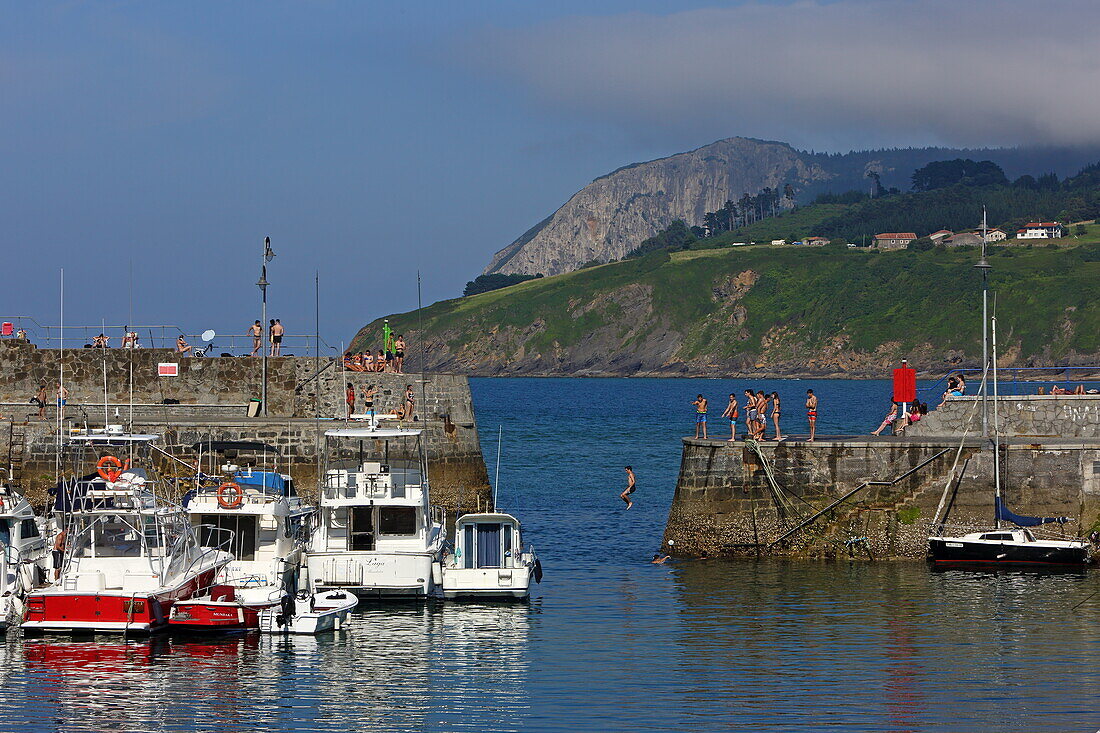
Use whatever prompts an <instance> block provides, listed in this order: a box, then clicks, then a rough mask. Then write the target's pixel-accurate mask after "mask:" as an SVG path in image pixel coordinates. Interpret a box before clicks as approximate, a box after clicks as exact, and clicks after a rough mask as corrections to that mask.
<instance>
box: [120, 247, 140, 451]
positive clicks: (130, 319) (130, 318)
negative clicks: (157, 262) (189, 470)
mask: <svg viewBox="0 0 1100 733" xmlns="http://www.w3.org/2000/svg"><path fill="white" fill-rule="evenodd" d="M126 322H127V323H128V324H130V325H128V326H126V336H129V335H130V328H131V327H132V326H133V323H134V260H133V258H131V259H130V313H129V315H128V316H127V321H126ZM134 333H135V334H136V333H137V331H134ZM136 338H137V337H136V336H135V339H136ZM123 341H126V339H123ZM129 343H130V351H129V361H130V426H129V428H128V429H127V432H129V433H131V434H133V432H134V347H135V346H137V344H135V343H134V342H133V341H130V342H129ZM131 458H133V456H131Z"/></svg>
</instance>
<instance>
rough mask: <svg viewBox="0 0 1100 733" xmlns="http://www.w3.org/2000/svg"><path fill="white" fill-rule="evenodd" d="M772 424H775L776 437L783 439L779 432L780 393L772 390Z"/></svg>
mask: <svg viewBox="0 0 1100 733" xmlns="http://www.w3.org/2000/svg"><path fill="white" fill-rule="evenodd" d="M772 424H774V425H775V439H776V440H783V436H782V434H780V432H779V393H778V392H772Z"/></svg>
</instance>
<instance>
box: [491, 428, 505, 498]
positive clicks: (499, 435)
mask: <svg viewBox="0 0 1100 733" xmlns="http://www.w3.org/2000/svg"><path fill="white" fill-rule="evenodd" d="M503 439H504V426H503V425H498V426H497V471H496V476H495V477H494V478H493V511H496V508H497V496H498V495H499V493H500V445H501V443H502V442H503Z"/></svg>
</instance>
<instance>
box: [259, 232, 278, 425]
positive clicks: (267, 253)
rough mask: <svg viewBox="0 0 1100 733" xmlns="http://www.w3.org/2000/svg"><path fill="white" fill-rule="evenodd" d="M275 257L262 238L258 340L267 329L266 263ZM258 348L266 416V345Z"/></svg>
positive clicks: (267, 241) (269, 245) (266, 238)
mask: <svg viewBox="0 0 1100 733" xmlns="http://www.w3.org/2000/svg"><path fill="white" fill-rule="evenodd" d="M274 257H275V252H274V251H272V249H271V237H264V257H263V262H262V263H261V264H260V279H259V281H258V282H257V283H256V285H257V286H259V288H260V303H261V304H260V313H261V315H260V338H263V334H264V329H267V286H268V282H267V263H268V262H271V260H272V258H274ZM266 341H267V342H268V343H269V342H270V331H269V332H268V338H267V339H266ZM260 348H261V350H262V352H261V356H262V359H261V361H262V362H263V367H262V369H263V376H262V382H263V383H262V384H261V386H260V403H261V405H262V406H263V410H264V415H265V416H266V415H267V348H268V344H267V343H264V342H260Z"/></svg>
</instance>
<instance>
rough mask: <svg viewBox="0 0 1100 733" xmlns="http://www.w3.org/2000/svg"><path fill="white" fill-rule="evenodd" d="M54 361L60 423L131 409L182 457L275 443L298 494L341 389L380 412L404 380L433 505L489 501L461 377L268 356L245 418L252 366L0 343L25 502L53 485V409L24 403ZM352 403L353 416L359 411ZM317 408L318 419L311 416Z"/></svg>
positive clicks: (9, 440) (3, 438) (4, 408)
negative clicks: (163, 370)
mask: <svg viewBox="0 0 1100 733" xmlns="http://www.w3.org/2000/svg"><path fill="white" fill-rule="evenodd" d="M165 362H168V363H175V364H178V366H179V376H176V377H160V376H158V375H157V374H158V372H157V365H158V364H160V363H165ZM62 363H63V364H64V371H65V386H66V389H68V391H69V400H68V404H67V405H66V409H65V418H66V425H67V426H89V427H101V426H102V425H103V424H104V422H105V421H106V422H110V423H113V424H129V423H130V419H131V411H132V415H133V426H134V430H135V431H138V432H150V433H155V434H158V435H161V436H162V440H161V441H160V445H161V446H162V447H164V448H165V449H166V450H168V451H170V452H172V453H173V454H179V455H180V457H182V458H185V459H186V458H188V457H189V449H188V447H189V446H190V445H192V444H194V443H196V442H198V441H200V440H249V441H262V442H265V443H269V444H271V445H273V446H275V447H277V448H279V450H280V452H281V453H282V455H283V460H284V461H285V464H284V467H285V469H286V470H288V471H289V473H290V474H291V475H293V476H294V477H295V479H296V480H297V481H298V485H299V487H300V489H301V490H302V492H303V493H304V494H306V495H309V494H311V493H312V492H313V491H314V490H315V487H316V473H317V464H318V460H319V456H318V445H320V444H322V443H323V440H322V439H321V437H320V434H321V433H323V431H324V430H325V429H328V428H331V427H335V426H337V425H339V424H342V421H337V420H336V419H335V418H336V417H338V416H339V417H342V416H343V414H344V411H345V409H346V408H345V402H344V400H345V397H344V393H345V389H346V386H347V385H348V384H351V385H352V386H354V387H355V388H356V392H357V393H361V392H362V391H363V389H365V388H366V387H367V386H368V385H370V384H373V385H375V386H376V387H377V388H378V396H377V397H376V398H375V408H376V410H377V411H379V412H388V411H390V410H391V409H392V408H394V407H396V406H398V405H399V404H400V403H401V402H403V395H404V389H405V386H406V385H407V384H411V385H412V386H413V389H414V392H415V395H416V415H417V418H418V419H417V420H416V421H415V422H412V421H410V422H406V423H404V425H405V426H407V427H416V428H422V429H423V430H424V442H425V447H426V450H427V453H428V460H429V472H430V476H431V479H432V482H433V499H434V500H435V501H436V502H437V503H440V504H442V505H443V506H445V507H447V508H448V509H449V510H452V511H453V510H454V509H456V508H457V507H458V505H459V503H460V501H461V504H462V505H463V506H465V507H469V506H470V505H472V504H474V503H475V502H476V501H477V500H478V499H480V501H481V502H482V503H483V504H484V503H485V502H486V501H488V500H489V497H491V492H490V491H489V485H488V483H489V482H488V476H487V473H486V470H485V463H484V461H483V459H482V455H481V445H480V441H479V437H478V432H477V424H476V421H475V419H474V411H473V401H472V396H471V394H470V386H469V382H468V380H467V378H466V377H465V376H464V375H455V374H427V375H425V376H424V377H423V379H422V378H421V375H419V374H404V375H401V374H365V373H360V372H349V373H347V374H344V373H343V372H342V370H341V369H340V368H339V367H340V365H339V364H335V363H333V360H332V359H321V360H319V364H318V363H317V362H315V360H314V359H313V358H311V357H279V358H272V359H269V360H268V415H267V416H266V417H259V418H249V417H248V416H247V410H248V404H249V401H250V400H251V399H253V398H259V397H260V395H261V393H262V364H261V360H260V359H250V358H233V357H215V358H178V357H177V355H176V354H174V353H173V352H171V351H170V350H166V349H139V350H135V351H129V350H121V349H109V350H106V351H104V350H100V349H71V350H66V351H65V352H64V354H63V355H62V354H61V352H59V351H57V350H50V349H37V348H34V347H33V346H31V345H29V344H20V343H18V342H13V341H10V340H8V341H0V376H2V378H0V415H2V416H3V420H2V421H0V461H2V462H3V464H5V465H7V464H8V463H14V464H16V465H15V476H16V478H17V480H18V481H19V483H21V484H22V485H23V486H24V488H26V489H27V490H28V491H29V492H30V494H31V496H32V498H33V497H38V498H39V499H40V500H41V499H44V496H45V495H44V490H45V488H46V487H47V486H49V485H52V484H53V482H54V477H55V456H56V441H57V435H56V432H57V424H56V417H57V411H56V408H55V407H54V406H53V405H50V406H49V407H48V409H47V413H46V414H47V417H48V419H47V420H40V419H38V418H37V412H38V410H37V407H36V406H34V405H32V404H29V399H30V397H32V396H33V395H34V394H35V391H36V390H37V387H38V385H39V384H46V385H47V388H48V389H49V390H51V392H50V394H51V395H52V389H53V385H54V384H56V382H57V380H58V378H59V375H60V372H61V365H62ZM104 365H106V367H107V408H106V414H105V410H104V377H103V375H104ZM318 366H320V367H321V369H320V373H319V374H318V368H317V367H318ZM131 373H132V374H133V378H132V380H131V376H130V375H131ZM131 385H132V386H133V403H132V407H131V402H130V388H131ZM357 399H359V398H357ZM165 401H168V402H169V403H171V404H165ZM176 401H178V404H175V402H176ZM359 402H360V404H357V406H356V410H359V409H361V408H362V404H361V399H359ZM315 413H316V414H318V415H320V416H321V418H322V419H321V420H320V421H317V420H315V419H313V418H314V414H315Z"/></svg>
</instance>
